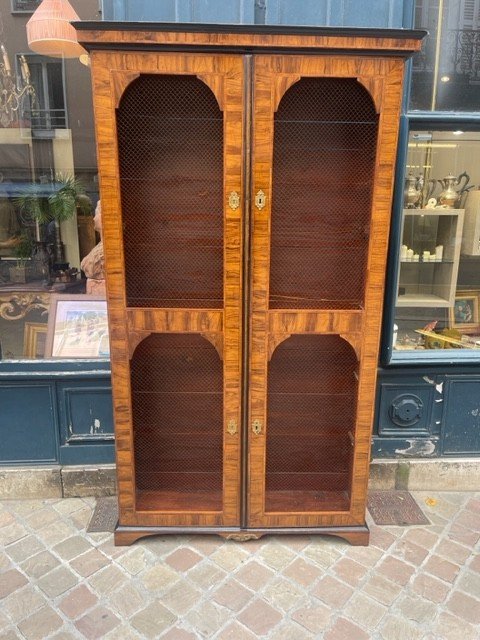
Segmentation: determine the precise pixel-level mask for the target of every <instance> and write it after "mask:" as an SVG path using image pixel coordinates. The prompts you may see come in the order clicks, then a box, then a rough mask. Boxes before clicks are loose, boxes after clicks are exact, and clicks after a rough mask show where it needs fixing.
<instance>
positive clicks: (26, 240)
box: [14, 233, 33, 267]
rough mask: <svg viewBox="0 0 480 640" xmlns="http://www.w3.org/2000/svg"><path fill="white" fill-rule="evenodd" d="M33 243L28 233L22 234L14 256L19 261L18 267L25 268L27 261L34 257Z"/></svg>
mask: <svg viewBox="0 0 480 640" xmlns="http://www.w3.org/2000/svg"><path fill="white" fill-rule="evenodd" d="M32 251H33V243H32V240H31V239H30V237H29V236H28V235H27V234H26V233H22V235H21V236H20V238H19V241H18V242H17V244H16V245H15V249H14V254H15V257H16V259H17V267H21V266H24V265H25V263H26V262H27V260H29V259H30V258H31V257H32Z"/></svg>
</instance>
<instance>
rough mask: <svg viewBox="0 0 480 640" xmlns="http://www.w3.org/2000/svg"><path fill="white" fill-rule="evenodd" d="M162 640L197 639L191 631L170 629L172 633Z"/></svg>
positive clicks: (177, 628)
mask: <svg viewBox="0 0 480 640" xmlns="http://www.w3.org/2000/svg"><path fill="white" fill-rule="evenodd" d="M227 637H228V636H227ZM237 637H238V640H241V636H240V635H239V636H237ZM162 640H197V638H196V636H195V634H194V633H191V632H190V631H185V629H180V628H179V627H174V628H173V629H170V631H167V633H164V634H163V636H162ZM245 640H247V638H245ZM248 640H249V639H248Z"/></svg>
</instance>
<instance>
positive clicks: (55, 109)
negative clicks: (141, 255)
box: [0, 3, 108, 360]
mask: <svg viewBox="0 0 480 640" xmlns="http://www.w3.org/2000/svg"><path fill="white" fill-rule="evenodd" d="M16 6H17V7H19V6H20V3H17V4H16ZM22 6H23V7H25V6H26V3H23V5H22ZM3 44H4V43H3ZM4 50H5V51H4V53H3V56H4V59H6V58H8V59H9V62H10V64H9V66H10V65H11V67H12V68H13V69H15V67H16V71H17V73H16V84H15V86H14V85H13V84H12V83H11V82H7V81H6V80H7V79H5V82H4V87H5V91H6V92H7V93H8V92H9V91H10V92H11V93H12V101H11V103H10V104H16V103H15V100H14V97H15V96H14V93H15V92H17V93H20V91H21V89H22V87H23V86H24V85H25V84H26V82H27V81H29V82H30V83H31V84H32V85H33V88H34V95H32V96H31V95H30V94H26V95H24V96H23V97H22V99H21V101H20V102H19V108H18V109H15V110H13V111H12V110H11V111H9V112H7V111H6V104H7V103H6V102H2V101H0V111H1V110H2V109H3V114H2V112H0V359H2V360H23V359H41V358H50V357H55V358H105V357H108V332H107V319H106V307H105V300H104V299H105V294H104V279H103V247H102V244H101V242H100V240H101V238H100V234H99V231H98V221H99V220H98V216H97V219H96V221H95V218H94V212H95V208H96V205H97V202H98V198H99V194H98V181H97V167H96V153H95V139H94V123H93V105H92V99H91V92H90V91H91V90H90V86H91V78H90V72H89V70H88V69H87V68H86V67H84V66H83V65H81V64H72V65H71V66H69V67H68V73H69V82H68V83H66V82H64V76H65V72H66V69H65V68H64V64H63V61H62V60H58V59H55V58H45V57H43V56H35V55H25V56H24V59H23V58H22V57H21V55H20V54H18V53H17V54H15V53H13V52H11V51H7V49H6V45H5V44H4ZM2 51H3V50H2ZM13 60H15V62H16V64H15V65H14V64H13ZM25 65H27V66H25ZM68 87H70V93H69V92H68ZM2 115H3V117H1V116H2ZM96 225H97V226H96Z"/></svg>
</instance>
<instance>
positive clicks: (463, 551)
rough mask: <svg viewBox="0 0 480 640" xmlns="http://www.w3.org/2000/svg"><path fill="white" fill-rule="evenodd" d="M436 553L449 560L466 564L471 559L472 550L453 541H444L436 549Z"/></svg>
mask: <svg viewBox="0 0 480 640" xmlns="http://www.w3.org/2000/svg"><path fill="white" fill-rule="evenodd" d="M435 553H436V554H438V555H439V556H442V557H443V558H446V559H447V560H451V561H453V562H458V563H464V562H465V560H466V559H467V558H469V557H470V553H471V549H469V548H468V547H464V546H463V545H462V544H458V543H457V542H453V541H451V540H442V541H441V542H440V543H439V544H438V545H437V547H436V548H435Z"/></svg>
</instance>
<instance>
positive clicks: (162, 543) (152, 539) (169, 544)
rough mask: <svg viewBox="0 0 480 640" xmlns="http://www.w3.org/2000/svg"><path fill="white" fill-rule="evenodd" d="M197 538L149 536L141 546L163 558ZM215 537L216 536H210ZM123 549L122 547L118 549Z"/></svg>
mask: <svg viewBox="0 0 480 640" xmlns="http://www.w3.org/2000/svg"><path fill="white" fill-rule="evenodd" d="M194 537H195V536H173V535H172V536H170V535H168V536H148V538H143V540H142V542H141V544H142V547H143V548H144V549H146V550H147V551H149V552H150V553H153V554H154V555H155V556H157V557H159V558H162V557H163V556H166V555H168V554H170V553H172V551H175V549H179V548H183V547H184V546H185V545H186V544H189V545H191V544H192V538H194ZM210 537H215V536H210ZM118 548H121V547H117V549H118ZM123 549H125V547H123Z"/></svg>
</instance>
